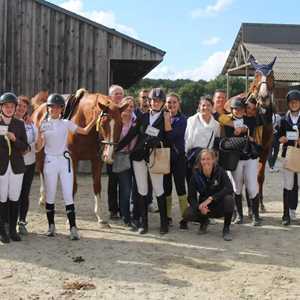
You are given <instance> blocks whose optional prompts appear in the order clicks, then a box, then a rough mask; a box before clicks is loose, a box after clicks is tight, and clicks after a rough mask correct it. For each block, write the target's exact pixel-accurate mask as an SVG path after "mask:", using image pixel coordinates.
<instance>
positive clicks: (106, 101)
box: [98, 94, 110, 110]
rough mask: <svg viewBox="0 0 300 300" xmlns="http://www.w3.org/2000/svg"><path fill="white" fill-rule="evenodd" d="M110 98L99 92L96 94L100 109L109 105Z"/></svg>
mask: <svg viewBox="0 0 300 300" xmlns="http://www.w3.org/2000/svg"><path fill="white" fill-rule="evenodd" d="M109 104H110V100H109V98H108V97H107V96H105V95H101V94H99V96H98V106H99V107H100V109H102V110H104V109H107V108H108V107H109Z"/></svg>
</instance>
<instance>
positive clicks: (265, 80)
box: [248, 55, 277, 107]
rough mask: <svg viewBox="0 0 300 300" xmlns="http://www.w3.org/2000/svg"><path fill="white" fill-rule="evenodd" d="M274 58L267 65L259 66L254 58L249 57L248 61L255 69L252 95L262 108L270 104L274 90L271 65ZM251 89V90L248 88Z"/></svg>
mask: <svg viewBox="0 0 300 300" xmlns="http://www.w3.org/2000/svg"><path fill="white" fill-rule="evenodd" d="M276 58H277V57H276V56H275V57H274V59H273V61H271V62H270V63H269V64H259V63H257V61H256V60H255V58H254V57H253V56H252V55H250V57H249V59H248V61H249V62H250V64H251V65H252V67H253V68H254V69H255V79H254V82H253V84H252V94H253V96H254V97H255V98H256V99H257V103H258V104H259V105H260V106H262V107H268V106H269V105H270V104H271V100H272V99H271V98H272V97H271V96H272V92H273V89H274V73H273V65H274V63H275V61H276ZM250 89H251V88H250Z"/></svg>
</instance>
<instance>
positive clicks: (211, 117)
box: [198, 113, 214, 124]
mask: <svg viewBox="0 0 300 300" xmlns="http://www.w3.org/2000/svg"><path fill="white" fill-rule="evenodd" d="M198 117H199V119H200V121H201V123H204V124H210V123H211V122H212V119H214V117H213V116H212V115H211V116H210V119H209V121H208V123H207V122H206V121H205V120H204V119H203V117H202V115H201V114H200V113H198Z"/></svg>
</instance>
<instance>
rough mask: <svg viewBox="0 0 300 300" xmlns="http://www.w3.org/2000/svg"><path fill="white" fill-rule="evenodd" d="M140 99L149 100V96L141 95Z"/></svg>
mask: <svg viewBox="0 0 300 300" xmlns="http://www.w3.org/2000/svg"><path fill="white" fill-rule="evenodd" d="M142 99H143V100H150V98H149V97H147V96H143V97H142Z"/></svg>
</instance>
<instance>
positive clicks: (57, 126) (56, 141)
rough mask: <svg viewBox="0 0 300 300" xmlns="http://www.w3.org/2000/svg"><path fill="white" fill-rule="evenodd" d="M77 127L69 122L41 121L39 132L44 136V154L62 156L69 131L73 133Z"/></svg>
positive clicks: (57, 120) (58, 120) (56, 120)
mask: <svg viewBox="0 0 300 300" xmlns="http://www.w3.org/2000/svg"><path fill="white" fill-rule="evenodd" d="M77 127H78V126H77V125H76V124H74V123H73V122H72V121H70V120H62V119H49V120H47V121H46V120H45V121H43V123H42V125H41V130H42V132H43V133H44V136H45V154H46V155H47V154H48V155H55V156H58V155H63V154H64V152H65V151H66V150H68V147H67V139H68V133H69V131H71V132H73V133H74V132H75V131H76V130H77Z"/></svg>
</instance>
